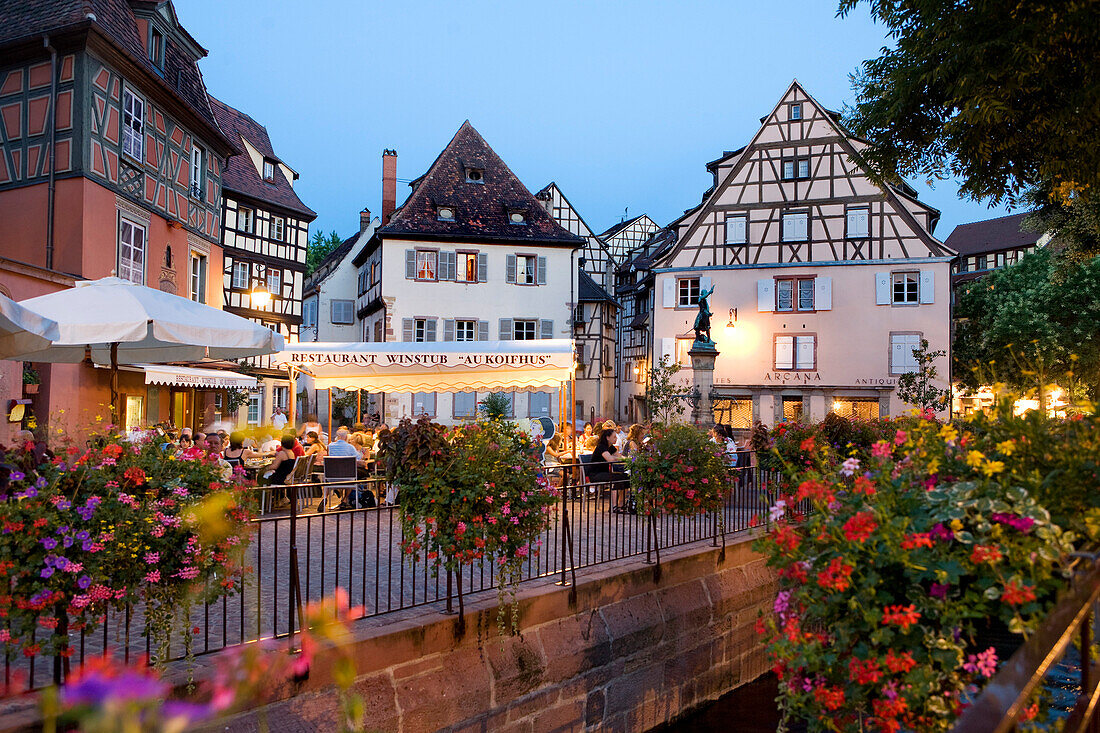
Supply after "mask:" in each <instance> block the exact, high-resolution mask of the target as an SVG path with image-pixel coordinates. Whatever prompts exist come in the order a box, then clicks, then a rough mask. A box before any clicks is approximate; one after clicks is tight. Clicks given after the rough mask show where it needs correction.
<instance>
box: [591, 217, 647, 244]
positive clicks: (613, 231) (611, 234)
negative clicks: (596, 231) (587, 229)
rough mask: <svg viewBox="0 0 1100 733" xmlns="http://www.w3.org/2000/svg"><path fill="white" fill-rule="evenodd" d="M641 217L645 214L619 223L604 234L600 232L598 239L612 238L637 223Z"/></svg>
mask: <svg viewBox="0 0 1100 733" xmlns="http://www.w3.org/2000/svg"><path fill="white" fill-rule="evenodd" d="M643 216H645V214H638V215H637V216H635V217H633V218H631V219H626V220H624V221H620V222H619V223H618V224H615V225H614V226H612V227H611V228H609V229H608V230H607V231H606V232H602V233H601V234H600V235H599V237H600V239H610V238H611V237H614V236H615V235H616V234H618V233H619V232H621V231H622V230H623V229H626V228H627V227H628V226H630V225H631V224H633V223H634V222H636V221H638V220H639V219H641V218H642V217H643Z"/></svg>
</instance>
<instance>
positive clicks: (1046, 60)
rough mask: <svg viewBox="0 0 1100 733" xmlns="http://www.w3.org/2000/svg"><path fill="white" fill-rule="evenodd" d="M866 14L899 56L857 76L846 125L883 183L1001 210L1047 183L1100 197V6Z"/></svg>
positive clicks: (946, 0) (923, 6) (869, 64)
mask: <svg viewBox="0 0 1100 733" xmlns="http://www.w3.org/2000/svg"><path fill="white" fill-rule="evenodd" d="M863 1H864V0H841V1H840V6H839V11H838V14H839V15H841V16H845V15H847V14H848V13H850V12H852V11H853V10H854V9H855V8H856V7H857V6H859V5H860V4H862V2H863ZM866 2H867V4H868V5H869V6H870V11H871V14H872V16H873V17H874V18H875V19H877V20H878V21H880V22H882V23H883V24H884V25H885V26H886V28H887V29H888V32H889V36H890V38H891V39H893V41H894V42H895V45H894V47H893V48H884V49H883V50H882V55H881V56H879V57H878V58H875V59H871V60H869V61H865V62H864V63H863V65H862V67H861V68H860V70H859V71H858V72H857V73H856V74H855V75H854V77H853V82H854V85H855V88H856V93H857V99H856V104H855V107H854V109H852V110H850V112H849V114H848V119H847V122H848V124H849V125H850V126H851V128H852V129H853V131H854V132H855V133H857V134H859V135H862V136H863V137H865V138H866V139H867V140H869V141H870V142H871V143H872V146H871V148H870V149H868V150H866V151H865V152H864V155H865V156H866V158H867V162H868V163H869V164H870V166H871V168H872V169H873V170H874V171H875V172H876V173H877V174H878V175H879V176H880V177H882V178H883V179H886V180H890V179H896V178H899V177H904V176H921V177H926V178H944V177H948V176H955V177H958V178H960V179H962V190H961V195H963V196H966V197H969V198H973V199H986V198H988V199H990V200H991V201H992V202H993V203H999V202H1001V201H1003V200H1005V199H1006V198H1007V199H1008V200H1010V201H1016V200H1019V198H1020V197H1021V196H1022V194H1023V193H1024V191H1025V189H1026V187H1028V186H1031V185H1035V184H1038V183H1040V182H1042V181H1049V182H1050V185H1051V186H1052V187H1055V188H1060V187H1063V186H1067V185H1068V186H1069V187H1070V188H1071V189H1073V190H1077V191H1084V192H1086V193H1087V192H1088V191H1089V190H1090V189H1091V190H1095V189H1096V187H1097V186H1098V185H1100V146H1097V145H1096V144H1095V140H1096V138H1097V134H1098V132H1100V55H1098V54H1097V53H1096V49H1097V48H1100V4H1097V3H1096V2H1093V1H1092V0H1029V1H1028V2H1019V0H976V1H973V2H962V1H961V0H866Z"/></svg>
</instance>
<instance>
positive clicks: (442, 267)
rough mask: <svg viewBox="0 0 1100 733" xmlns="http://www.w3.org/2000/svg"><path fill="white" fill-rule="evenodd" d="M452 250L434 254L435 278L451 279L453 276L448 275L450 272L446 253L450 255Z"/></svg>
mask: <svg viewBox="0 0 1100 733" xmlns="http://www.w3.org/2000/svg"><path fill="white" fill-rule="evenodd" d="M452 254H454V253H453V252H440V253H439V254H438V255H436V275H437V276H438V277H436V279H437V280H453V279H454V278H452V277H448V274H449V272H450V269H449V265H448V263H449V259H448V257H447V255H452Z"/></svg>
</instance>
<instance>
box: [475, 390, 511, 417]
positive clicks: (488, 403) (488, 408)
mask: <svg viewBox="0 0 1100 733" xmlns="http://www.w3.org/2000/svg"><path fill="white" fill-rule="evenodd" d="M511 407H512V404H511V403H510V402H509V401H508V398H507V397H505V396H504V395H503V394H501V393H500V392H491V393H489V394H487V395H485V399H483V400H482V401H481V402H479V403H477V409H478V410H479V411H480V412H481V414H482V415H484V416H485V419H486V420H489V421H490V422H493V421H499V420H504V419H506V418H507V417H508V412H509V410H510V409H511Z"/></svg>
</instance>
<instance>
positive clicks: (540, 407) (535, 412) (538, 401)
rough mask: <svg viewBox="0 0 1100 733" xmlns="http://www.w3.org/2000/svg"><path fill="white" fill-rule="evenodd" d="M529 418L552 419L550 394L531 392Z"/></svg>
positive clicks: (528, 406)
mask: <svg viewBox="0 0 1100 733" xmlns="http://www.w3.org/2000/svg"><path fill="white" fill-rule="evenodd" d="M527 413H528V416H529V417H550V393H549V392H531V393H530V394H529V395H528V397H527Z"/></svg>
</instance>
